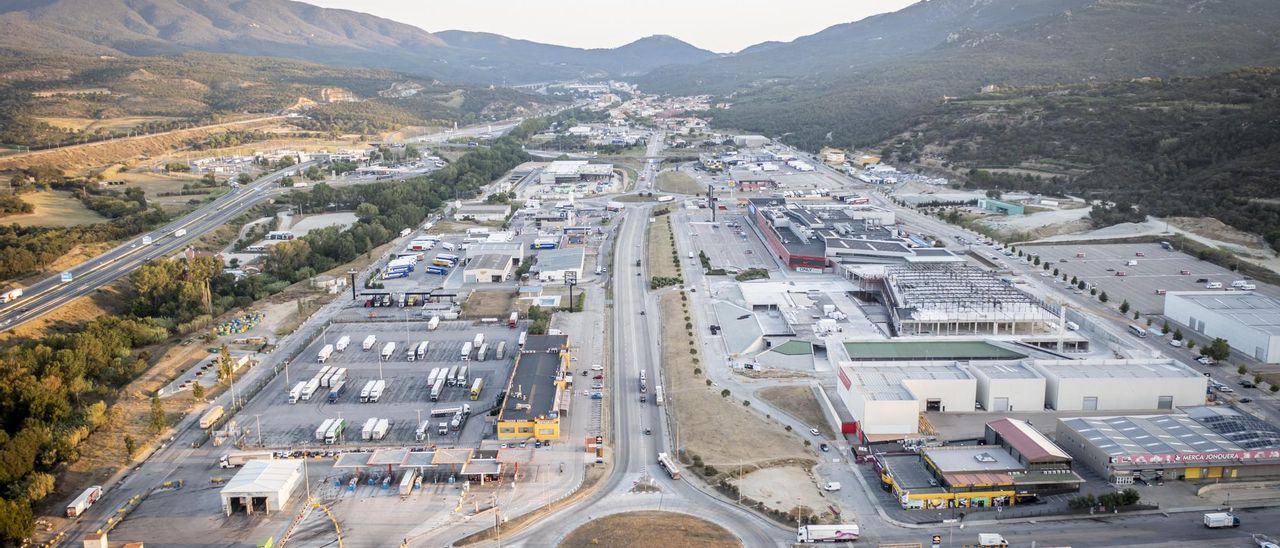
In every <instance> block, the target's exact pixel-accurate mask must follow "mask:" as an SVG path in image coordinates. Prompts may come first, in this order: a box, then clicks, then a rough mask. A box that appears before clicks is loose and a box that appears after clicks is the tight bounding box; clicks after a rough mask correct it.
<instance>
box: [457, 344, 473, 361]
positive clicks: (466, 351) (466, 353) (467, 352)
mask: <svg viewBox="0 0 1280 548" xmlns="http://www.w3.org/2000/svg"><path fill="white" fill-rule="evenodd" d="M459 359H461V360H462V361H464V362H469V361H471V343H469V342H465V343H462V353H461V356H460V357H459Z"/></svg>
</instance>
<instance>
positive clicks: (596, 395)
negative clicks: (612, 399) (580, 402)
mask: <svg viewBox="0 0 1280 548" xmlns="http://www.w3.org/2000/svg"><path fill="white" fill-rule="evenodd" d="M591 399H593V400H602V399H604V394H601V393H599V392H592V393H591Z"/></svg>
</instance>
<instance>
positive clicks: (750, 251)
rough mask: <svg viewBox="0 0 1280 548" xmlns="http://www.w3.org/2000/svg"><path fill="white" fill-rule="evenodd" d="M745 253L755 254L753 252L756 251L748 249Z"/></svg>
mask: <svg viewBox="0 0 1280 548" xmlns="http://www.w3.org/2000/svg"><path fill="white" fill-rule="evenodd" d="M746 254H747V255H755V254H756V252H754V251H752V250H750V249H748V250H747V251H746Z"/></svg>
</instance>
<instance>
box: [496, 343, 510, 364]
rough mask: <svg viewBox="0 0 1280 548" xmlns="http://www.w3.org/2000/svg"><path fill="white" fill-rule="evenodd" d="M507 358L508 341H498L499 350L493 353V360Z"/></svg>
mask: <svg viewBox="0 0 1280 548" xmlns="http://www.w3.org/2000/svg"><path fill="white" fill-rule="evenodd" d="M506 357H507V341H498V349H497V350H495V351H494V353H493V359H495V360H501V359H505V358H506Z"/></svg>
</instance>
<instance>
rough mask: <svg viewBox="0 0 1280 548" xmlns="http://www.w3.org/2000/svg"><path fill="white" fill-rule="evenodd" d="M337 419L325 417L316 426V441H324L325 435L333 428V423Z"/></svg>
mask: <svg viewBox="0 0 1280 548" xmlns="http://www.w3.org/2000/svg"><path fill="white" fill-rule="evenodd" d="M336 420H338V419H325V420H324V422H321V423H320V427H319V428H316V441H324V438H325V436H327V435H329V429H331V428H333V423H334V421H336Z"/></svg>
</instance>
